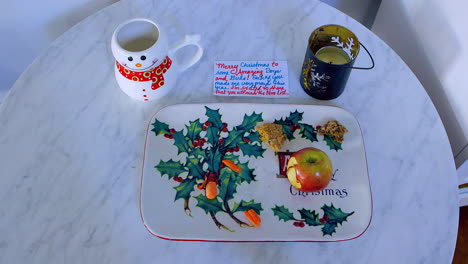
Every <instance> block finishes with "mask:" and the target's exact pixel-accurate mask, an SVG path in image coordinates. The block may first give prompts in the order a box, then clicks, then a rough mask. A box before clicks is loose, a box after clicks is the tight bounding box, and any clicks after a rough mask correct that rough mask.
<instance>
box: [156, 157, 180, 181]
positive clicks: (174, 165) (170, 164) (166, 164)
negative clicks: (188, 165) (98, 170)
mask: <svg viewBox="0 0 468 264" xmlns="http://www.w3.org/2000/svg"><path fill="white" fill-rule="evenodd" d="M155 168H156V169H157V170H158V171H159V172H160V173H161V176H164V175H167V177H168V178H169V179H172V178H174V177H175V176H178V175H179V174H182V173H184V172H186V171H187V170H186V169H185V167H184V165H183V164H182V163H180V162H179V161H174V160H172V159H170V160H168V161H160V162H159V164H158V165H156V166H155Z"/></svg>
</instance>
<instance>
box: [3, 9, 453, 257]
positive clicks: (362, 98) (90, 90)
mask: <svg viewBox="0 0 468 264" xmlns="http://www.w3.org/2000/svg"><path fill="white" fill-rule="evenodd" d="M228 2H229V3H228ZM133 17H147V18H150V19H153V20H155V21H157V22H158V23H160V24H161V25H163V26H165V27H166V28H167V29H168V34H169V39H170V40H171V41H175V40H177V39H179V38H181V37H182V36H183V34H186V33H200V34H201V35H202V44H203V46H204V47H205V54H204V56H203V58H202V60H201V61H200V63H199V64H197V65H196V66H194V67H193V68H191V69H189V70H188V71H186V72H185V73H184V74H183V75H182V76H180V79H179V80H178V83H177V85H176V87H175V89H174V91H173V93H171V94H170V95H169V96H167V97H166V98H165V99H164V100H161V101H158V102H149V103H143V102H139V101H134V100H132V99H130V98H129V97H127V96H126V95H125V94H124V93H123V92H121V91H120V89H119V88H118V86H117V83H116V81H115V79H114V73H113V58H112V55H111V51H110V45H109V44H110V38H111V34H112V31H113V30H114V28H115V27H116V26H117V25H118V24H119V23H121V22H122V21H124V20H126V19H129V18H133ZM330 23H335V24H341V25H344V26H346V27H348V28H350V29H351V30H352V31H354V32H355V33H356V35H357V36H358V37H359V38H360V40H361V42H363V43H364V44H365V45H366V46H367V48H368V49H369V50H370V51H371V52H372V54H373V56H374V59H375V61H376V67H375V69H373V70H371V71H358V70H354V71H353V72H352V74H351V76H350V79H349V82H348V84H347V88H346V90H345V92H344V93H343V94H342V95H341V97H339V98H338V99H336V100H332V101H318V100H314V99H312V98H311V97H309V96H307V95H306V94H305V93H304V92H303V91H302V89H301V87H300V85H299V81H298V76H299V71H300V67H301V64H302V60H303V56H304V52H305V48H306V43H307V38H308V35H309V33H310V32H311V31H312V30H313V29H314V28H316V27H318V26H320V25H323V24H330ZM363 54H364V53H362V54H361V56H359V58H358V60H357V62H356V64H355V66H358V65H364V66H365V65H367V64H368V63H369V61H368V58H366V56H364V55H363ZM273 59H275V60H287V61H288V63H289V71H290V72H289V75H290V88H291V97H290V98H288V99H265V98H236V97H215V96H213V95H212V85H213V83H212V77H211V76H212V74H213V62H214V61H215V60H273ZM183 102H272V103H293V104H296V103H298V104H326V105H336V106H339V107H342V108H344V109H346V110H348V111H350V112H351V113H353V114H354V115H355V116H356V118H357V119H358V120H359V122H360V124H361V126H362V130H363V136H364V142H365V145H366V151H367V159H368V167H369V175H370V182H371V187H372V193H373V218H372V223H371V225H370V227H369V229H368V230H367V232H366V233H364V235H362V236H361V237H359V238H357V239H354V240H351V241H346V242H336V243H293V242H291V243H207V242H173V241H166V240H162V239H159V238H157V237H154V236H152V235H151V234H150V233H149V232H148V231H147V230H146V229H145V227H144V226H143V224H142V221H141V218H140V213H139V203H138V201H139V182H140V169H141V163H142V156H143V145H144V136H145V129H146V126H147V123H148V121H149V119H150V118H151V116H152V115H153V114H154V113H155V112H156V111H157V110H158V109H161V108H162V107H164V106H167V105H172V104H176V103H183ZM0 124H1V129H0V172H1V173H0V174H1V177H0V195H1V196H0V198H1V201H2V202H1V207H0V208H1V209H0V216H1V217H0V230H1V234H2V235H1V237H0V262H2V263H178V262H182V261H183V262H187V263H192V262H193V263H220V262H222V261H223V262H226V263H302V262H304V261H306V260H308V261H310V260H314V262H317V263H325V262H326V263H450V261H451V259H452V256H453V251H454V248H455V241H456V235H457V225H458V200H457V187H456V186H457V185H456V172H455V166H454V162H453V158H452V154H451V151H450V147H449V142H448V139H447V135H446V133H445V130H444V127H443V126H442V123H441V120H440V118H439V116H438V114H437V112H436V110H435V108H434V106H433V104H432V103H431V101H430V99H429V97H428V96H427V94H426V92H425V91H424V89H423V87H422V86H421V84H420V83H419V81H418V80H417V79H416V77H415V76H414V75H413V73H412V72H411V71H410V69H409V68H408V67H407V66H406V65H405V64H404V63H403V61H402V60H401V59H400V58H399V57H398V56H397V55H396V54H395V53H394V52H393V51H392V50H391V49H390V48H389V47H388V46H387V45H386V44H385V43H384V42H382V41H381V40H380V39H379V38H377V37H376V36H375V35H374V34H373V33H372V32H370V31H369V30H367V29H366V28H365V27H363V26H362V25H360V24H359V23H357V22H356V21H354V20H353V19H351V18H349V17H348V16H346V15H344V14H342V13H340V12H338V11H337V10H335V9H333V8H331V7H328V6H326V5H325V4H322V3H320V2H318V1H310V0H304V1H299V0H297V1H211V2H209V3H208V1H204V2H203V3H200V2H198V1H169V0H163V1H143V0H141V1H140V0H137V1H120V2H118V3H116V4H114V5H112V6H110V7H108V8H106V9H104V10H102V11H101V12H98V13H96V14H95V15H93V16H91V17H89V18H87V19H85V20H84V21H83V22H81V23H80V24H78V25H76V26H75V27H73V28H72V29H71V30H69V31H68V32H66V33H65V34H63V35H62V36H61V37H60V38H58V39H57V40H56V41H55V42H53V43H52V45H51V46H50V48H49V49H48V50H47V51H46V52H45V53H44V54H42V56H40V57H39V58H38V59H36V60H35V61H34V63H33V64H32V65H31V66H30V67H29V68H28V69H27V70H26V71H25V72H24V73H23V75H22V76H21V77H20V78H19V80H18V81H17V82H16V84H15V85H14V87H13V90H12V92H11V93H10V94H9V96H8V97H7V98H6V99H5V102H4V103H3V104H2V105H1V106H0Z"/></svg>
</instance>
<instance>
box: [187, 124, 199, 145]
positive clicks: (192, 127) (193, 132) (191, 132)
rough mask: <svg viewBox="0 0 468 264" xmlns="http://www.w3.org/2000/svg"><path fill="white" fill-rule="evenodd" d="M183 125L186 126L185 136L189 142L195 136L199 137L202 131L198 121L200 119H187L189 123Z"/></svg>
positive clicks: (195, 137)
mask: <svg viewBox="0 0 468 264" xmlns="http://www.w3.org/2000/svg"><path fill="white" fill-rule="evenodd" d="M185 127H186V128H187V138H188V139H189V140H190V141H191V142H193V141H194V140H195V139H197V138H200V132H202V124H201V123H200V119H197V120H195V121H189V125H188V126H187V125H186V126H185Z"/></svg>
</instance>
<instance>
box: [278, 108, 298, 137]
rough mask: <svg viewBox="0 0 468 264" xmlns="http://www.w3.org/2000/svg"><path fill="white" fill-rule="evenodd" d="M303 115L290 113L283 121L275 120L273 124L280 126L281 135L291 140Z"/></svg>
mask: <svg viewBox="0 0 468 264" xmlns="http://www.w3.org/2000/svg"><path fill="white" fill-rule="evenodd" d="M303 114H304V113H299V112H298V111H297V110H296V111H294V112H292V113H290V114H289V116H288V117H286V118H285V119H283V118H281V119H280V120H275V121H274V122H273V123H275V124H278V125H282V128H283V133H284V134H285V135H286V137H287V138H288V140H293V139H294V138H295V137H294V131H296V125H297V124H298V122H299V121H301V120H302V115H303Z"/></svg>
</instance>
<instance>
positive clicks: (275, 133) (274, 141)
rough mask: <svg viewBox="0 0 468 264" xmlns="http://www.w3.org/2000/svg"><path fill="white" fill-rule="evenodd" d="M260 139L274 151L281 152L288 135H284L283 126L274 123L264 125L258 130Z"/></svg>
mask: <svg viewBox="0 0 468 264" xmlns="http://www.w3.org/2000/svg"><path fill="white" fill-rule="evenodd" d="M257 131H258V133H260V139H261V140H262V141H263V142H265V143H266V144H267V145H268V146H269V147H270V148H271V149H273V150H274V151H280V150H281V146H282V145H283V143H284V141H286V135H285V134H284V133H283V126H282V125H278V124H273V123H267V124H263V125H262V126H260V127H258V128H257Z"/></svg>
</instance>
